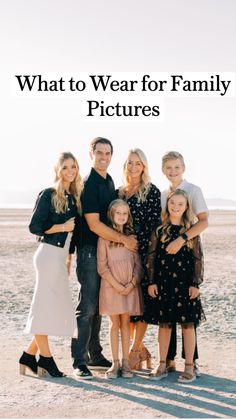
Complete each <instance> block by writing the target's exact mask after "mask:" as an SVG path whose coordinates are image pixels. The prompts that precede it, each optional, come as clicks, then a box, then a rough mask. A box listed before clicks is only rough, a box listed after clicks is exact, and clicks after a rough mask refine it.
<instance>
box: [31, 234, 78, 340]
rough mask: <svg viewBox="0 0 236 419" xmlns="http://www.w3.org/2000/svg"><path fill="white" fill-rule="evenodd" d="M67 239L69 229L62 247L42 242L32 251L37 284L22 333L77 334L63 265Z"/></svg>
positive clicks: (67, 247)
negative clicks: (33, 252)
mask: <svg viewBox="0 0 236 419" xmlns="http://www.w3.org/2000/svg"><path fill="white" fill-rule="evenodd" d="M70 241H71V233H68V236H67V239H66V243H65V246H64V247H63V248H61V247H57V246H53V245H50V244H47V243H41V244H40V245H39V247H38V249H37V251H36V252H35V255H34V266H35V270H36V284H35V289H34V295H33V300H32V303H31V307H30V312H29V316H28V320H27V324H26V327H25V330H24V332H25V333H32V334H34V335H51V336H71V337H77V335H78V333H77V322H76V317H75V307H74V305H73V302H72V297H71V293H70V289H69V277H68V272H67V268H66V257H67V255H68V252H69V245H70Z"/></svg>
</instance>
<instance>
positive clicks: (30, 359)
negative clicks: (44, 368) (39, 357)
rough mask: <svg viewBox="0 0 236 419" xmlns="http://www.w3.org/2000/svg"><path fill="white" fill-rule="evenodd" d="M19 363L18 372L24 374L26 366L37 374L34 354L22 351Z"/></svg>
mask: <svg viewBox="0 0 236 419" xmlns="http://www.w3.org/2000/svg"><path fill="white" fill-rule="evenodd" d="M19 364H20V374H21V375H25V370H26V368H29V369H30V370H31V371H32V372H33V373H34V374H37V371H38V366H37V361H36V358H35V355H30V354H27V353H26V352H23V354H22V355H21V357H20V359H19Z"/></svg>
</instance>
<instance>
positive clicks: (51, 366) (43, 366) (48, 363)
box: [38, 355, 65, 377]
mask: <svg viewBox="0 0 236 419" xmlns="http://www.w3.org/2000/svg"><path fill="white" fill-rule="evenodd" d="M45 372H48V374H50V375H51V377H65V374H63V372H61V371H59V369H58V368H57V365H56V363H55V361H54V359H53V357H52V356H50V357H46V356H42V355H40V356H39V360H38V375H39V376H41V377H42V376H43V375H44V374H45Z"/></svg>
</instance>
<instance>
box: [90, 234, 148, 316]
mask: <svg viewBox="0 0 236 419" xmlns="http://www.w3.org/2000/svg"><path fill="white" fill-rule="evenodd" d="M97 260H98V262H97V263H98V273H99V275H100V276H101V287H100V294H99V313H100V314H101V315H105V314H106V315H117V314H124V313H129V314H130V315H132V316H136V315H141V314H142V298H141V292H140V286H139V285H137V286H136V287H135V288H133V289H132V290H131V291H130V293H129V294H128V295H121V294H119V293H118V292H117V291H116V290H115V288H114V287H112V285H110V284H109V282H108V281H107V280H106V278H107V277H109V276H110V275H112V276H113V278H114V279H116V281H118V282H119V283H120V284H122V285H126V284H128V283H129V282H130V281H131V280H132V278H133V277H135V278H137V279H139V282H140V280H141V275H142V267H141V262H140V259H139V255H138V253H134V252H131V251H130V250H128V249H126V248H125V247H124V246H122V247H121V246H114V245H113V246H110V241H109V240H104V239H102V238H101V237H100V238H99V240H98V250H97Z"/></svg>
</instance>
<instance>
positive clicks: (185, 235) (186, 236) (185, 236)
mask: <svg viewBox="0 0 236 419" xmlns="http://www.w3.org/2000/svg"><path fill="white" fill-rule="evenodd" d="M180 237H182V239H184V241H185V242H186V241H188V235H187V234H186V233H183V234H181V236H180Z"/></svg>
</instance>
